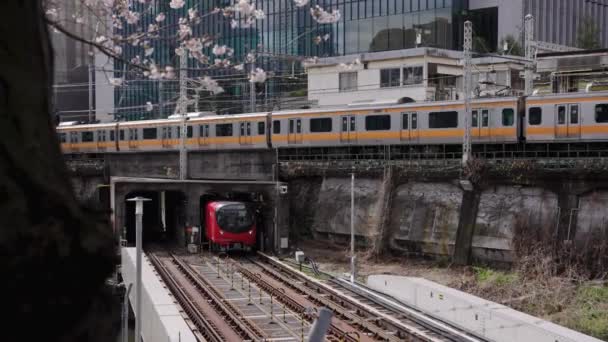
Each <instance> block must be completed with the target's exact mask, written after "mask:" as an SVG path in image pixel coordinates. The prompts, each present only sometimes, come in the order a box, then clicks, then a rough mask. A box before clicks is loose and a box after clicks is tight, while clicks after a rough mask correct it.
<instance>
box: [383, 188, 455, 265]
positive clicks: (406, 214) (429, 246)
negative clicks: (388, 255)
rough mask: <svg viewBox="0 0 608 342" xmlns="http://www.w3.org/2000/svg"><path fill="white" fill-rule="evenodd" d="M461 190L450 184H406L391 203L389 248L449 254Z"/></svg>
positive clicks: (453, 236)
mask: <svg viewBox="0 0 608 342" xmlns="http://www.w3.org/2000/svg"><path fill="white" fill-rule="evenodd" d="M461 203H462V190H461V189H460V188H458V187H457V186H455V185H453V184H450V183H413V182H412V183H407V184H404V185H400V186H398V187H397V190H396V193H395V195H394V197H393V203H392V205H391V219H390V224H389V227H390V229H391V232H392V234H391V238H390V241H391V244H390V245H391V247H392V248H394V249H397V250H401V251H405V252H409V253H416V252H423V253H431V254H440V255H451V254H452V250H453V248H454V241H455V239H456V231H457V229H458V216H459V210H460V205H461Z"/></svg>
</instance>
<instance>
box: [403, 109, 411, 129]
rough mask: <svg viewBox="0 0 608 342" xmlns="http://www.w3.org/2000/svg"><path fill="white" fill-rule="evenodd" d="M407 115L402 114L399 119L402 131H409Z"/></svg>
mask: <svg viewBox="0 0 608 342" xmlns="http://www.w3.org/2000/svg"><path fill="white" fill-rule="evenodd" d="M409 116H410V115H409V114H407V113H405V114H402V118H401V122H402V123H403V127H402V128H403V129H409V127H410V125H409V122H408V121H409Z"/></svg>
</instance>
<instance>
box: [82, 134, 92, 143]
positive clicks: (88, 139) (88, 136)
mask: <svg viewBox="0 0 608 342" xmlns="http://www.w3.org/2000/svg"><path fill="white" fill-rule="evenodd" d="M80 138H81V141H82V142H91V141H93V132H82V133H81V136H80Z"/></svg>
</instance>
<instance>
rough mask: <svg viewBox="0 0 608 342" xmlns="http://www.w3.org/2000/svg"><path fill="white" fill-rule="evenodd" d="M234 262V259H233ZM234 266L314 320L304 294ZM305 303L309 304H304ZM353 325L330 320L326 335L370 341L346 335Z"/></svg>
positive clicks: (246, 276) (351, 340) (336, 338)
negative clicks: (286, 289)
mask: <svg viewBox="0 0 608 342" xmlns="http://www.w3.org/2000/svg"><path fill="white" fill-rule="evenodd" d="M233 262H234V261H233ZM234 265H235V267H236V268H237V269H238V272H240V273H241V274H242V275H243V276H244V277H245V278H247V279H248V280H249V281H250V282H253V283H255V284H256V285H257V286H258V287H259V288H261V289H264V291H266V292H268V293H271V292H272V293H274V294H275V297H274V298H276V299H277V301H279V302H281V303H283V304H285V305H286V306H287V307H289V308H290V309H291V310H292V311H294V312H296V313H298V314H300V315H301V316H302V318H303V319H306V320H307V321H308V322H309V323H312V321H313V320H314V316H313V315H312V314H309V313H308V312H307V311H308V310H307V309H308V308H312V307H313V305H312V304H313V303H312V302H311V301H310V299H309V298H305V297H304V296H299V298H298V296H297V294H294V293H287V292H283V291H280V290H278V289H283V288H282V287H278V286H277V284H272V283H271V282H269V281H268V280H267V279H264V278H263V277H262V276H261V275H260V274H258V273H254V272H252V271H251V270H249V269H248V268H246V267H245V266H243V265H241V264H240V263H238V262H234ZM305 303H308V304H311V305H306V304H305ZM353 328H354V327H353V326H352V325H350V324H349V323H348V322H344V321H342V320H340V319H338V320H332V323H331V324H330V326H329V331H328V333H329V336H327V338H328V340H330V341H350V342H358V341H370V340H371V339H369V338H368V337H367V336H365V335H364V336H363V338H362V339H357V338H355V337H354V336H350V335H348V334H349V332H352V330H353Z"/></svg>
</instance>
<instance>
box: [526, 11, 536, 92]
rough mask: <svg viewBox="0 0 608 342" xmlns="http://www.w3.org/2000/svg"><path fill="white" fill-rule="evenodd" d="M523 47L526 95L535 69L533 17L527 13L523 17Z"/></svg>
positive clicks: (531, 85)
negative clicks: (524, 53) (525, 61)
mask: <svg viewBox="0 0 608 342" xmlns="http://www.w3.org/2000/svg"><path fill="white" fill-rule="evenodd" d="M524 37H525V42H524V48H525V50H526V59H527V63H526V66H525V74H524V80H525V88H524V89H525V90H524V91H525V93H524V95H526V96H528V95H531V94H532V87H533V78H534V71H535V69H536V46H535V44H534V17H533V16H532V15H531V14H528V15H527V16H526V17H525V18H524Z"/></svg>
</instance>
